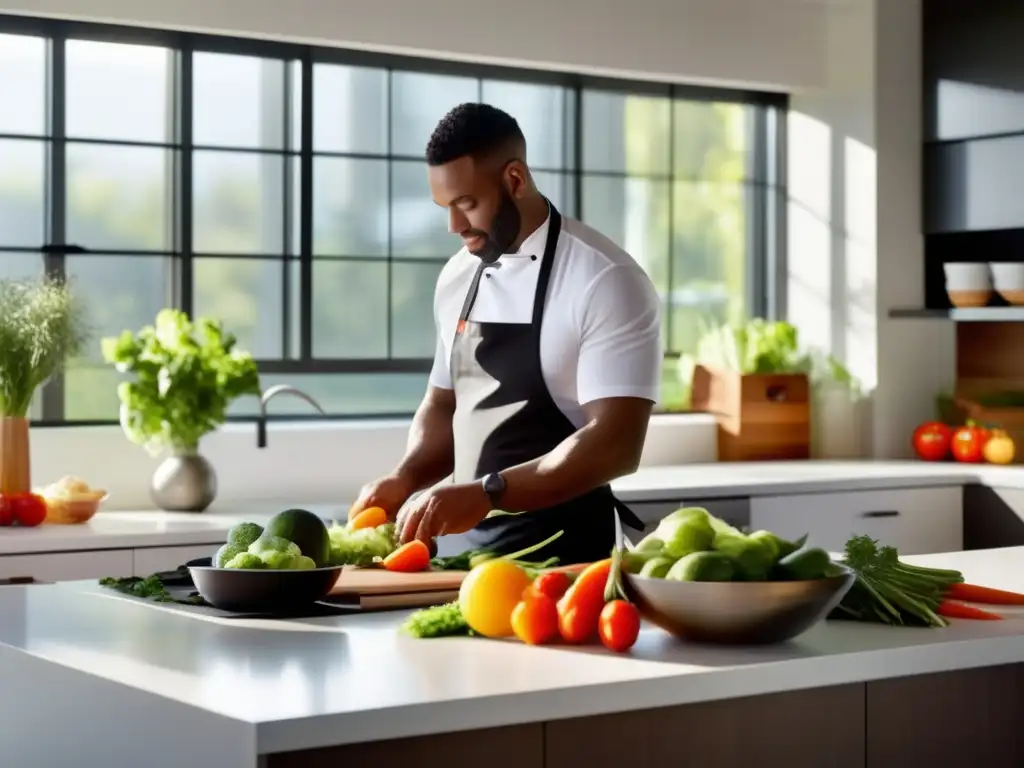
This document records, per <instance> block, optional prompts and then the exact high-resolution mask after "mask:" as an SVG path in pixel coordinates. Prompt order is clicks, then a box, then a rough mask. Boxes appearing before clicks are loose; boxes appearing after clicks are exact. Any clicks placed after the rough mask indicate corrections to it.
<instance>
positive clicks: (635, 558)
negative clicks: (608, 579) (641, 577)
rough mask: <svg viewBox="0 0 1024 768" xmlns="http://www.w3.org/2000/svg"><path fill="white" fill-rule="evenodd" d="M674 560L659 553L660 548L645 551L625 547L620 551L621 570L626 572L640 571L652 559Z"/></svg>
mask: <svg viewBox="0 0 1024 768" xmlns="http://www.w3.org/2000/svg"><path fill="white" fill-rule="evenodd" d="M666 559H667V560H670V561H671V560H675V558H672V557H668V556H667V555H664V554H662V553H661V551H660V550H654V549H651V550H648V551H646V552H640V551H638V550H635V549H627V550H626V551H625V552H623V553H622V570H624V571H625V572H626V573H641V572H643V570H644V566H646V565H647V564H648V563H649V562H651V561H652V560H666Z"/></svg>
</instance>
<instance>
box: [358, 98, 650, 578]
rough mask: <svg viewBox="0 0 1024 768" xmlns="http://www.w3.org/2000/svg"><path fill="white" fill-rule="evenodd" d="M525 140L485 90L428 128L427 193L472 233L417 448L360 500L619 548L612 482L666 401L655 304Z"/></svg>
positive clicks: (503, 542)
mask: <svg viewBox="0 0 1024 768" xmlns="http://www.w3.org/2000/svg"><path fill="white" fill-rule="evenodd" d="M526 149H527V148H526V141H525V138H524V136H523V133H522V131H521V130H520V128H519V125H518V123H517V122H516V120H515V119H514V118H513V117H511V116H510V115H508V114H507V113H505V112H503V111H501V110H499V109H496V108H494V107H492V106H489V105H486V104H462V105H460V106H458V107H455V108H454V109H452V110H451V111H450V112H449V113H448V114H447V115H446V116H445V117H444V118H443V119H442V120H441V122H440V123H439V124H438V125H437V128H436V129H435V130H434V132H433V134H432V136H431V137H430V141H429V143H428V145H427V151H426V156H427V158H426V159H427V164H428V179H429V183H430V190H431V194H432V196H433V199H434V202H435V203H437V205H439V206H441V207H442V208H444V209H445V210H446V211H447V216H448V229H449V231H450V232H451V233H452V234H454V235H457V236H459V237H460V238H461V239H462V243H463V247H462V249H461V250H460V251H459V252H458V253H456V254H455V256H453V257H452V258H451V259H450V260H449V261H448V262H447V264H446V265H445V267H444V268H443V270H442V271H441V274H440V276H439V278H438V281H437V286H436V289H435V296H434V321H435V326H436V332H437V352H436V356H435V360H434V366H433V370H432V372H431V375H430V383H429V386H428V388H427V392H426V395H425V396H424V398H423V401H422V403H421V404H420V406H419V409H418V410H417V412H416V415H415V417H414V419H413V422H412V426H411V429H410V434H409V441H408V447H407V450H406V454H405V456H404V458H403V459H402V460H401V462H400V463H399V464H398V466H397V467H396V468H395V469H394V471H393V472H392V473H390V474H389V475H387V476H386V477H383V478H381V479H379V480H377V481H375V482H373V483H371V484H369V485H368V486H366V487H365V488H364V489H363V490H362V492H361V494H360V497H359V499H358V501H357V502H356V506H355V509H357V510H358V509H364V508H368V507H371V506H379V507H382V508H383V509H385V510H386V511H387V512H388V514H389V515H391V516H392V517H393V518H397V524H396V529H397V531H398V534H399V537H400V540H401V542H402V543H406V542H409V541H411V540H413V539H419V540H421V541H423V542H424V543H426V544H428V545H430V544H431V543H432V541H433V539H434V537H436V536H443V535H446V534H456V533H460V534H465V535H466V537H467V538H468V540H469V543H470V546H471V547H473V548H486V549H490V550H493V551H497V552H502V553H508V552H512V551H517V550H519V549H522V548H524V547H528V546H530V545H532V544H536V543H539V542H541V541H544V540H545V539H547V538H548V537H550V536H552V535H553V534H556V533H558V532H559V531H563V534H562V535H561V536H560V537H559V538H558V539H556V540H555V541H553V542H551V543H550V544H549V545H547V546H545V547H544V548H543V549H542V550H540V551H539V552H537V553H536V554H537V556H538V557H540V558H549V557H557V558H559V561H560V563H562V564H572V563H583V562H591V561H594V560H598V559H601V558H604V557H607V556H608V553H609V552H610V551H611V549H612V546H613V544H614V541H615V527H614V511H615V510H618V511H619V514H620V519H621V520H622V522H623V524H624V525H626V526H629V527H633V528H640V527H641V526H640V522H639V520H637V518H636V517H635V515H633V514H632V513H631V512H630V511H629V510H628V509H627V508H625V507H624V506H623V505H622V504H621V502H619V501H618V500H617V499H616V498H615V497H614V496H613V495H612V491H611V487H610V482H611V481H612V480H614V479H616V478H618V477H621V476H623V475H627V474H630V473H632V472H634V471H635V470H636V468H637V466H638V464H639V461H640V454H641V451H642V449H643V444H644V438H645V436H646V433H647V425H648V421H649V420H650V415H651V409H652V406H653V404H654V403H655V402H656V400H657V396H658V389H659V383H660V373H661V341H660V331H661V327H660V326H661V318H660V302H659V298H658V295H657V293H656V292H655V290H654V287H653V285H652V284H651V281H650V280H649V278H648V277H647V275H646V274H645V273H644V271H643V270H642V269H641V267H640V266H639V265H638V264H637V263H636V261H634V260H633V258H632V257H630V256H629V254H627V253H626V252H625V251H623V250H622V249H621V248H619V247H618V246H616V245H615V244H614V243H613V242H612V241H611V240H609V239H608V238H607V237H605V236H603V235H601V234H600V233H598V232H596V231H595V230H593V229H591V228H590V227H588V226H586V225H585V224H582V223H581V222H579V221H575V220H572V219H568V218H565V217H564V216H562V215H561V213H560V212H559V211H558V210H557V209H556V208H555V206H554V205H552V204H551V202H550V201H549V200H548V199H546V198H545V197H544V195H542V194H541V192H540V191H539V190H538V188H537V186H536V184H535V180H534V178H533V176H532V175H531V172H530V168H529V166H528V164H527V152H526ZM449 476H450V477H449ZM442 481H443V482H442ZM419 491H424V492H423V493H422V494H420V495H419V496H417V497H416V498H413V499H411V500H410V498H411V497H412V496H413V495H414V494H416V493H417V492H419ZM407 502H408V503H407ZM499 510H500V511H502V512H503V513H510V512H511V513H521V514H492V513H495V512H497V511H499Z"/></svg>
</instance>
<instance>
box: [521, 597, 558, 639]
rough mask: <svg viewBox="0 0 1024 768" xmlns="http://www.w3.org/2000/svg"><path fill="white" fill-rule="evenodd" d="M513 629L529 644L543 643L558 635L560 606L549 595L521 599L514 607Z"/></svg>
mask: <svg viewBox="0 0 1024 768" xmlns="http://www.w3.org/2000/svg"><path fill="white" fill-rule="evenodd" d="M512 631H513V632H514V633H515V635H516V637H518V638H519V639H520V640H522V641H523V642H524V643H526V644H527V645H541V644H543V643H547V642H550V641H551V640H554V639H555V638H556V637H557V636H558V606H557V605H556V604H555V601H554V600H552V599H551V598H550V597H548V596H547V595H542V594H537V595H530V596H529V597H526V598H524V599H523V600H520V601H519V602H518V603H517V604H516V607H515V608H513V609H512Z"/></svg>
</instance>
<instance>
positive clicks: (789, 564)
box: [778, 547, 832, 581]
mask: <svg viewBox="0 0 1024 768" xmlns="http://www.w3.org/2000/svg"><path fill="white" fill-rule="evenodd" d="M830 565H832V558H831V557H829V554H828V552H826V551H825V550H824V549H821V548H820V547H808V548H807V549H798V550H797V551H796V552H792V553H790V554H788V555H786V556H785V557H784V558H782V559H781V560H780V561H779V563H778V567H779V570H780V571H781V572H782V573H783V574H785V575H786V576H788V577H789V578H791V579H794V580H797V581H811V580H813V579H821V578H824V577H825V574H826V573H828V570H829V566H830Z"/></svg>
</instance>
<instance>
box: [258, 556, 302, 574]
mask: <svg viewBox="0 0 1024 768" xmlns="http://www.w3.org/2000/svg"><path fill="white" fill-rule="evenodd" d="M300 557H302V555H294V554H292V553H291V552H265V553H264V554H263V556H262V557H260V560H262V561H263V564H264V565H265V566H267V568H269V569H270V570H272V571H290V570H292V569H294V568H295V563H297V562H298V560H299V558H300Z"/></svg>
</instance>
